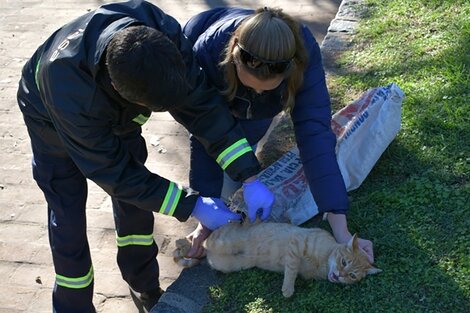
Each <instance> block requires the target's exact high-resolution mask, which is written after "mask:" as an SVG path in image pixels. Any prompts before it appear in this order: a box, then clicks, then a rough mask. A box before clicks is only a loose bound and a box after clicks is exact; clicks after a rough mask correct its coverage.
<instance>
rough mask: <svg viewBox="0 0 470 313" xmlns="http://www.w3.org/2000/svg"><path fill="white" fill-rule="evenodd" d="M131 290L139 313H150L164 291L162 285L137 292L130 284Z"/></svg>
mask: <svg viewBox="0 0 470 313" xmlns="http://www.w3.org/2000/svg"><path fill="white" fill-rule="evenodd" d="M129 291H130V292H131V297H132V300H133V301H134V304H135V305H136V307H137V308H138V309H139V313H149V312H150V311H151V310H152V308H153V307H154V306H155V304H157V302H158V299H160V297H161V296H162V294H163V293H164V291H163V289H161V288H160V287H158V288H157V289H155V290H151V291H146V292H137V291H135V290H134V289H132V288H131V287H130V286H129Z"/></svg>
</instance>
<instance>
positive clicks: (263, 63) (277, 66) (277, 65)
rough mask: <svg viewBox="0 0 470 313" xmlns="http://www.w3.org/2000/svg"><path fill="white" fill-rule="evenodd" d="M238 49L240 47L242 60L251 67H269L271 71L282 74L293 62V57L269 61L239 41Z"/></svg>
mask: <svg viewBox="0 0 470 313" xmlns="http://www.w3.org/2000/svg"><path fill="white" fill-rule="evenodd" d="M237 46H238V49H240V60H241V61H242V63H243V64H245V65H246V66H247V67H248V68H250V69H254V70H256V69H260V68H262V67H267V68H268V70H269V72H270V73H274V74H282V73H284V72H285V71H286V70H287V69H288V68H289V66H290V64H291V63H292V58H290V59H287V60H278V61H269V60H266V59H263V58H260V57H258V56H256V55H254V54H252V53H250V52H248V51H247V50H245V49H244V48H243V47H242V46H240V44H239V43H237Z"/></svg>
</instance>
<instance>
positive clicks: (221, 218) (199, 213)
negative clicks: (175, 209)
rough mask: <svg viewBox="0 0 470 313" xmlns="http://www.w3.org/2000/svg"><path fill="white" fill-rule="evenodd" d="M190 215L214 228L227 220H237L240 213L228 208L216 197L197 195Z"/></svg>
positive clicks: (211, 228) (239, 217) (239, 218)
mask: <svg viewBox="0 0 470 313" xmlns="http://www.w3.org/2000/svg"><path fill="white" fill-rule="evenodd" d="M192 215H193V216H194V217H195V218H197V219H198V220H199V222H201V224H202V225H204V226H206V227H207V228H209V229H210V230H216V229H217V228H219V227H220V226H223V225H225V224H227V223H228V222H229V221H239V220H241V219H242V217H241V215H240V214H236V213H234V212H232V211H230V210H229V208H228V207H227V206H226V205H225V203H224V202H223V201H222V200H220V199H217V198H208V197H199V198H198V199H197V201H196V205H195V206H194V209H193V213H192Z"/></svg>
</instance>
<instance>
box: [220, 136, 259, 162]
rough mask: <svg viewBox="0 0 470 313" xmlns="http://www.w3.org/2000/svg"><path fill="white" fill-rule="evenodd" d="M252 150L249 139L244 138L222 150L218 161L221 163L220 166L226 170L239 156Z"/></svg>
mask: <svg viewBox="0 0 470 313" xmlns="http://www.w3.org/2000/svg"><path fill="white" fill-rule="evenodd" d="M250 151H253V149H252V148H251V147H250V144H249V143H248V141H247V140H246V139H245V138H243V139H240V140H238V141H237V142H235V143H234V144H233V145H231V146H230V147H228V148H227V149H225V150H224V151H222V153H221V154H220V155H219V156H218V157H217V160H216V161H217V163H219V166H220V167H221V168H222V169H223V170H225V169H226V168H227V167H228V166H229V165H230V164H231V163H232V162H233V161H235V160H236V159H237V158H238V157H240V156H241V155H243V154H245V153H247V152H250Z"/></svg>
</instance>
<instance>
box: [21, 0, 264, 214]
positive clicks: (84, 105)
mask: <svg viewBox="0 0 470 313" xmlns="http://www.w3.org/2000/svg"><path fill="white" fill-rule="evenodd" d="M136 24H139V25H147V26H149V27H152V28H155V29H157V30H159V31H161V32H163V33H165V34H166V35H167V36H168V37H169V38H170V39H171V40H172V41H173V42H174V43H175V44H176V46H177V47H178V48H179V50H180V51H181V53H182V55H183V57H184V60H185V63H186V67H187V79H188V81H189V82H190V84H191V85H192V86H193V89H192V91H191V94H190V101H189V104H185V105H182V106H179V107H177V108H176V109H174V110H172V111H170V113H171V114H172V116H173V117H174V118H175V119H176V120H177V121H178V122H180V123H181V124H183V125H184V126H185V127H186V128H187V129H188V130H189V131H190V132H191V133H193V134H195V135H196V136H197V137H198V138H199V140H201V142H202V143H203V144H204V146H205V147H206V148H207V149H208V153H209V154H210V155H211V156H213V157H214V158H217V157H218V156H219V155H220V154H221V153H223V152H224V151H226V149H227V148H230V147H233V146H234V143H237V142H239V141H240V140H241V139H243V138H244V137H243V131H242V130H241V128H240V126H239V125H238V124H237V122H236V120H235V119H234V118H233V117H232V115H231V114H230V112H229V111H228V110H227V109H226V107H225V106H222V105H220V103H222V102H223V99H222V98H221V97H220V96H219V95H218V92H217V90H216V89H215V88H213V87H210V86H209V85H208V83H207V79H206V77H205V75H204V72H203V71H202V70H201V69H200V67H199V66H198V65H197V63H196V61H195V58H194V54H193V52H192V49H191V48H192V46H191V43H190V42H189V41H188V39H187V38H186V37H185V36H184V35H183V33H182V31H181V26H180V25H179V24H178V22H177V21H176V20H175V19H173V18H172V17H170V16H168V15H166V14H165V13H163V12H162V11H161V10H160V9H159V8H157V7H156V6H154V5H152V4H150V3H148V2H145V1H140V0H136V1H129V2H122V3H114V4H107V5H104V6H102V7H100V8H98V9H97V10H95V11H92V12H89V13H87V14H85V15H83V16H81V17H79V18H77V19H75V20H74V21H72V22H70V23H68V24H66V25H64V26H63V27H62V28H60V29H59V30H57V31H56V32H55V33H54V34H52V35H51V37H49V38H48V39H47V40H46V41H45V43H44V44H43V45H41V46H40V47H39V48H38V49H37V51H36V52H35V53H34V55H33V56H32V58H31V59H30V60H29V61H28V62H27V64H26V65H25V66H24V68H23V79H22V85H24V86H20V91H21V90H23V96H25V97H27V98H28V99H40V100H37V101H28V103H29V105H28V106H26V107H25V105H24V103H23V105H22V108H21V109H22V111H23V113H24V114H25V115H28V116H29V117H31V118H34V119H35V120H41V121H43V122H44V123H48V124H51V125H53V127H54V128H55V130H56V131H57V133H58V135H59V137H60V139H61V140H62V142H63V144H64V146H65V148H66V150H67V152H68V154H69V155H70V157H71V158H72V159H73V161H74V162H75V163H76V165H77V166H78V168H79V169H80V170H81V171H82V173H83V174H84V175H85V176H86V177H87V178H89V179H91V180H93V181H94V182H96V183H97V184H98V185H99V186H100V187H102V188H103V189H104V190H105V191H106V192H107V193H109V194H110V195H112V196H114V197H116V198H117V199H119V200H122V201H125V202H128V203H130V204H133V205H135V206H137V207H139V208H142V209H147V210H152V211H157V212H158V211H159V208H160V207H161V206H162V202H163V200H164V198H165V195H166V194H167V190H169V186H170V182H169V181H168V180H166V179H164V178H162V177H160V176H158V175H156V174H153V173H151V172H150V171H149V170H148V169H147V168H146V167H145V166H144V164H141V163H139V162H137V161H136V160H134V159H133V157H132V156H131V154H130V153H129V151H127V150H126V148H125V147H124V146H123V145H121V138H120V137H121V136H125V135H126V134H127V133H130V132H133V131H136V130H139V129H140V128H141V125H142V124H143V123H144V122H145V121H146V120H147V119H148V118H149V116H150V114H151V111H150V110H149V109H147V108H145V107H142V106H139V105H136V104H133V103H129V102H127V101H125V100H124V99H122V98H121V97H120V96H119V95H118V94H117V93H116V92H115V91H114V90H113V88H112V87H111V85H110V80H109V76H107V75H106V71H105V68H104V67H103V66H102V64H103V55H104V52H105V49H106V46H107V44H108V43H109V41H110V40H111V39H112V37H113V35H114V34H115V33H116V32H117V31H119V30H121V29H124V28H126V27H128V26H130V25H136ZM156 87H157V86H156ZM21 88H22V89H21ZM20 105H21V102H20ZM157 105H158V104H157ZM230 161H231V162H227V163H226V164H225V166H226V168H225V171H226V172H227V173H228V174H229V175H230V176H231V177H232V178H234V179H237V180H244V179H246V178H248V177H250V176H252V175H255V174H257V173H258V171H259V163H258V161H257V160H256V157H255V156H254V153H253V152H252V151H251V152H250V151H248V152H246V153H244V154H242V155H241V156H239V157H238V158H235V159H234V158H232V159H231V160H230ZM228 163H230V164H228ZM185 195H186V193H185V192H184V191H183V192H182V194H181V197H180V201H179V203H178V205H177V206H176V207H174V208H173V210H172V214H170V215H173V216H175V217H176V218H178V219H179V220H186V219H187V218H188V217H189V215H190V214H191V212H192V210H193V207H194V204H195V200H196V199H195V198H196V197H189V198H186V197H185ZM175 205H176V203H175Z"/></svg>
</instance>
